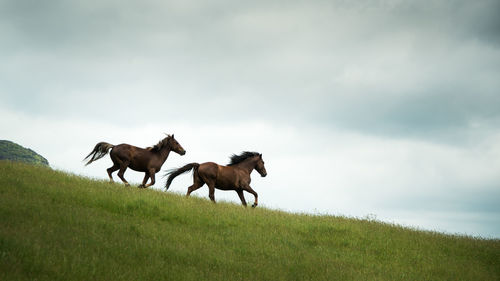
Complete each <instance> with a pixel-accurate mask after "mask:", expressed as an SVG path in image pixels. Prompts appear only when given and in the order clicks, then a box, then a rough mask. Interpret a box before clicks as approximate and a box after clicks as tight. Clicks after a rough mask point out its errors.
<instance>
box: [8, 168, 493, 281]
mask: <svg viewBox="0 0 500 281" xmlns="http://www.w3.org/2000/svg"><path fill="white" fill-rule="evenodd" d="M0 280H500V241H499V240H486V239H480V238H472V237H464V236H453V235H444V234H440V233H434V232H423V231H417V230H412V229H408V228H402V227H399V226H393V225H388V224H383V223H380V222H375V221H369V220H356V219H348V218H343V217H333V216H314V215H299V214H289V213H285V212H280V211H273V210H267V209H263V208H256V209H252V208H247V209H245V208H243V207H242V206H239V205H234V204H228V203H218V204H212V203H211V202H209V201H208V200H204V199H200V198H195V197H191V198H185V197H183V196H179V195H176V194H171V193H165V192H159V191H154V190H140V189H137V188H133V187H124V186H123V185H120V184H109V183H107V182H103V181H96V180H90V179H87V178H82V177H78V176H75V175H71V174H66V173H63V172H59V171H53V170H51V169H49V168H45V167H42V166H31V165H28V164H19V163H12V162H3V161H0Z"/></svg>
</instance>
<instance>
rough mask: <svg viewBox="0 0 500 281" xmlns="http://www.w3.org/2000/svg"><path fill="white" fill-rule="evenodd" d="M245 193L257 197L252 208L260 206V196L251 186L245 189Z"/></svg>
mask: <svg viewBox="0 0 500 281" xmlns="http://www.w3.org/2000/svg"><path fill="white" fill-rule="evenodd" d="M245 191H247V192H249V193H252V194H253V196H254V197H255V202H254V203H253V205H252V208H255V207H257V205H258V204H259V195H258V194H257V192H255V190H253V189H252V188H251V187H250V185H247V186H246V187H245Z"/></svg>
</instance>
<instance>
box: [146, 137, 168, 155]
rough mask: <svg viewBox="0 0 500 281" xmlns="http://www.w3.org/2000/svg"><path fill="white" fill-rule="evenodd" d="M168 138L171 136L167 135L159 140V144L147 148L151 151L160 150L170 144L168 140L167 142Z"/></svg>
mask: <svg viewBox="0 0 500 281" xmlns="http://www.w3.org/2000/svg"><path fill="white" fill-rule="evenodd" d="M168 138H169V137H166V138H164V139H162V140H161V141H159V142H158V143H157V144H155V145H153V147H147V148H146V149H147V150H149V151H152V152H158V151H160V150H161V149H162V148H163V147H164V146H166V145H167V144H168V142H167V139H168Z"/></svg>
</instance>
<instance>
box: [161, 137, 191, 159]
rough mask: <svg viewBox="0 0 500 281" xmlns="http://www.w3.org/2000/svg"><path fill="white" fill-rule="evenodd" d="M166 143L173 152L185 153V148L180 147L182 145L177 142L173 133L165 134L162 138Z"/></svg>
mask: <svg viewBox="0 0 500 281" xmlns="http://www.w3.org/2000/svg"><path fill="white" fill-rule="evenodd" d="M163 141H165V142H166V143H167V145H168V147H169V148H170V149H171V150H172V151H173V152H175V153H177V154H179V155H184V154H186V150H184V148H182V146H181V145H180V144H179V143H178V142H177V140H176V139H175V138H174V135H173V134H172V135H167V137H166V138H164V139H163Z"/></svg>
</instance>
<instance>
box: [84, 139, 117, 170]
mask: <svg viewBox="0 0 500 281" xmlns="http://www.w3.org/2000/svg"><path fill="white" fill-rule="evenodd" d="M113 147H114V145H112V144H109V143H107V142H100V143H98V144H96V145H95V147H94V150H92V152H90V153H89V155H87V157H85V158H84V159H83V161H85V160H87V159H88V158H90V160H89V162H87V164H85V166H87V165H88V164H90V163H92V162H94V161H96V160H99V159H101V158H103V157H104V156H106V154H108V152H109V149H111V148H113ZM91 156H92V157H91Z"/></svg>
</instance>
